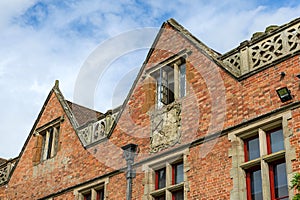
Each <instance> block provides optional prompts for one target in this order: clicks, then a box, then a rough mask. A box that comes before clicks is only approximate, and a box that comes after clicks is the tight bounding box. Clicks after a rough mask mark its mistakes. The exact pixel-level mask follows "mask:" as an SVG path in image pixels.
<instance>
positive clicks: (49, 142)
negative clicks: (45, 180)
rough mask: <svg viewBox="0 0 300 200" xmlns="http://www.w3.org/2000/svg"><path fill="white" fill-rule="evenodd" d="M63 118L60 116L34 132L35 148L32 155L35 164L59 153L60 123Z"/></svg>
mask: <svg viewBox="0 0 300 200" xmlns="http://www.w3.org/2000/svg"><path fill="white" fill-rule="evenodd" d="M63 120H64V118H63V116H62V117H59V118H57V119H55V120H53V121H51V122H49V123H47V124H45V125H44V126H41V127H39V128H38V129H36V131H35V132H34V134H33V136H34V139H35V146H34V148H33V157H32V161H33V164H34V165H36V164H39V163H40V162H41V161H44V160H48V159H50V158H53V157H54V156H55V155H56V154H57V151H58V140H59V132H60V123H61V122H63Z"/></svg>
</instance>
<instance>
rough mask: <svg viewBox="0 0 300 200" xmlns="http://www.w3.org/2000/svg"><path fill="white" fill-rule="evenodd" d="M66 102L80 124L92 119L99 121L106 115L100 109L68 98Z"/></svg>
mask: <svg viewBox="0 0 300 200" xmlns="http://www.w3.org/2000/svg"><path fill="white" fill-rule="evenodd" d="M66 102H67V104H68V106H69V107H70V109H71V111H72V113H73V115H74V117H75V120H76V121H77V123H78V125H79V126H83V125H85V124H87V123H89V122H92V121H98V120H99V119H102V118H104V117H105V115H104V114H103V113H101V112H99V111H96V110H93V109H90V108H87V107H84V106H81V105H78V104H76V103H73V102H71V101H68V100H66Z"/></svg>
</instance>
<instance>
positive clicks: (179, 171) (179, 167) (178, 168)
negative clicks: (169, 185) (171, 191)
mask: <svg viewBox="0 0 300 200" xmlns="http://www.w3.org/2000/svg"><path fill="white" fill-rule="evenodd" d="M173 167H174V170H175V174H174V175H175V177H174V178H175V180H174V182H175V184H178V183H181V182H183V163H180V164H176V165H174V166H173Z"/></svg>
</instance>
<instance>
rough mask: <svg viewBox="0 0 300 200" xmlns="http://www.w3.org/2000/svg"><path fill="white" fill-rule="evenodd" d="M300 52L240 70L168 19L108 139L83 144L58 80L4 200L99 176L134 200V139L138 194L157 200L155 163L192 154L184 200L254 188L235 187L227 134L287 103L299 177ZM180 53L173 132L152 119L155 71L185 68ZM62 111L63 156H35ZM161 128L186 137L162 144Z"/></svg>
mask: <svg viewBox="0 0 300 200" xmlns="http://www.w3.org/2000/svg"><path fill="white" fill-rule="evenodd" d="M293 51H295V52H296V53H295V54H293V55H292V56H289V57H285V58H282V59H281V60H280V62H279V61H277V62H276V63H274V65H272V66H269V67H267V68H265V69H257V70H256V71H255V70H252V71H251V74H250V73H249V74H243V76H239V77H236V76H235V74H234V73H233V72H232V71H228V68H227V67H226V66H224V65H223V64H224V63H222V60H221V59H220V57H221V56H222V55H220V54H218V53H216V52H214V51H213V50H211V49H209V48H208V47H206V46H205V45H204V44H202V43H201V42H200V41H198V40H197V39H196V38H195V37H194V36H192V35H191V34H190V33H188V32H187V31H186V30H185V29H183V27H181V26H180V25H179V24H177V23H176V22H175V21H174V20H169V21H168V22H166V23H164V25H163V26H162V29H161V31H160V33H159V35H158V37H157V39H156V41H155V42H154V46H153V48H152V50H151V51H150V52H149V54H148V56H147V58H146V61H145V63H146V64H145V65H144V66H143V67H144V68H143V69H142V72H141V74H140V75H139V76H138V77H137V80H136V84H135V85H134V86H133V88H132V91H131V93H130V94H129V96H128V98H127V99H126V101H125V103H124V105H123V106H122V108H121V109H120V112H119V113H120V116H119V117H118V118H117V123H116V124H114V125H113V130H112V131H111V132H110V133H109V135H108V136H107V137H108V138H105V139H104V140H101V141H97V142H95V143H90V144H88V145H86V144H82V143H81V142H80V139H79V137H78V135H77V130H78V127H79V126H78V125H76V117H74V116H73V115H74V113H72V108H70V107H68V104H70V103H71V102H66V100H64V99H63V96H62V95H61V93H60V91H59V88H58V85H56V86H54V88H53V89H52V90H51V92H50V96H49V97H48V99H47V100H46V102H45V105H44V107H43V109H42V111H41V114H40V115H39V117H38V119H37V123H36V124H35V125H34V127H33V131H32V132H31V134H30V136H29V138H28V140H27V141H26V143H25V145H24V148H23V150H22V152H21V155H20V157H19V161H18V162H17V165H16V167H15V168H14V170H13V172H12V173H11V175H10V178H9V179H8V182H5V183H4V184H3V185H1V186H0V200H3V199H4V200H8V199H45V198H53V200H60V199H76V198H77V199H80V195H79V196H76V194H77V193H81V192H83V193H84V192H86V191H87V190H86V188H87V187H88V186H89V185H91V186H93V187H94V185H95V184H96V186H97V185H98V186H97V187H98V188H97V187H96V189H99V187H100V188H102V189H103V188H104V189H105V195H104V197H105V199H109V200H120V199H126V187H127V182H126V173H125V172H124V171H125V170H126V162H125V159H124V156H123V150H122V149H121V147H123V146H125V145H127V144H130V143H133V144H136V145H138V152H137V157H136V158H135V165H134V169H135V171H136V175H135V177H134V178H133V184H132V199H135V200H140V199H141V200H146V199H147V200H148V199H149V200H153V199H154V198H153V197H152V196H155V195H159V193H155V191H154V184H155V181H153V177H154V173H155V170H157V169H160V168H161V167H162V166H167V167H169V168H172V167H173V165H174V164H178V163H183V166H184V167H183V171H184V177H183V185H180V184H179V186H176V187H177V189H178V188H181V187H182V188H183V189H182V190H183V193H184V198H183V199H184V200H186V199H192V200H194V199H199V200H200V199H207V200H210V199H211V200H214V199H232V198H231V195H232V193H233V191H234V192H245V191H236V190H235V189H236V188H235V184H234V181H233V177H234V172H233V162H235V161H234V160H233V156H234V155H233V154H232V153H233V152H232V150H231V149H232V145H233V144H232V141H230V138H228V133H230V132H231V131H235V130H238V129H240V128H244V127H247V126H251V124H252V123H257V122H259V121H260V120H261V119H262V118H263V119H267V118H268V117H269V116H271V114H272V116H273V115H275V114H276V113H281V112H285V111H290V113H291V116H290V118H288V119H285V120H286V122H284V123H287V124H284V126H285V127H283V128H284V130H285V132H286V133H287V134H288V135H287V138H288V144H286V151H287V152H285V155H287V156H286V157H287V158H288V159H290V160H289V162H287V163H291V165H288V166H287V171H288V172H292V173H288V180H290V178H291V175H293V173H295V172H299V171H300V145H299V143H300V106H299V105H300V103H299V102H300V79H299V78H297V77H296V75H298V74H300V56H299V53H297V51H296V50H295V49H294V50H293ZM178 60H180V62H182V60H184V62H185V66H186V72H185V76H186V95H185V96H184V97H182V98H175V100H174V102H173V103H174V104H175V103H176V105H179V109H178V113H176V114H177V117H178V120H177V121H176V123H178V125H177V124H176V126H169V127H171V128H172V131H168V130H165V129H164V128H161V129H159V127H160V126H166V125H160V123H158V122H159V120H157V121H155V122H154V121H153V119H151V116H153V113H155V112H156V113H157V109H158V105H157V102H156V101H157V92H156V91H157V89H156V80H155V77H153V72H154V71H155V70H157V69H159V68H160V67H163V66H165V65H171V64H172V65H174V66H175V67H176V65H177V64H176V63H178ZM174 63H175V64H174ZM175 67H174V71H175V70H176V69H175ZM282 72H284V74H285V75H284V76H283V75H281V74H283V73H282ZM174 73H176V72H174ZM175 81H176V80H175ZM175 81H174V82H175ZM286 86H287V87H288V89H289V90H290V91H291V94H292V100H289V101H287V102H285V103H282V102H281V101H280V99H279V98H278V95H277V93H276V90H277V89H279V88H282V87H286ZM174 87H175V86H174ZM174 93H175V92H174ZM171 104H172V103H171ZM170 107H171V106H170ZM82 109H84V108H82ZM89 112H90V110H89ZM173 115H175V114H174V113H173ZM61 117H63V120H61V121H60V122H59V123H60V131H59V137H58V144H57V145H58V146H57V147H58V148H57V152H56V154H55V156H53V157H52V158H49V159H46V160H42V159H40V158H39V159H37V162H33V158H34V155H35V154H34V153H35V152H36V145H37V138H38V136H37V135H38V133H36V130H39V128H41V127H43V126H44V125H47V124H49V122H52V121H53V120H56V119H58V118H61ZM84 119H86V118H84ZM87 119H88V117H87ZM169 119H170V118H169ZM172 119H173V118H172ZM153 123H157V125H156V124H155V126H154V125H153ZM161 123H162V124H163V123H164V122H161ZM173 129H174V130H173ZM154 131H156V132H158V133H160V134H161V135H163V136H164V137H172V136H174V135H170V134H174V133H179V134H178V135H180V137H179V139H178V138H176V139H178V141H176V142H174V143H172V144H171V145H169V146H168V145H167V146H164V148H161V149H158V150H155V151H153V149H151V142H152V141H151V138H150V137H151V133H153V132H154ZM41 150H42V149H41ZM38 154H39V155H41V152H39V153H38ZM34 160H35V161H36V159H34ZM166 163H167V164H166ZM167 176H169V178H170V177H171V175H170V174H167ZM102 180H103V181H102ZM104 180H105V181H104ZM97 181H98V182H97ZM170 182H171V181H169V182H168V184H169V185H170V184H171V183H170ZM0 184H1V183H0ZM93 184H94V185H93ZM169 185H168V186H169ZM80 188H85V189H82V191H81V189H80ZM170 188H171V189H168V190H167V189H166V191H165V193H166V194H165V195H166V196H168V195H169V194H168V192H170V191H171V192H172V185H171V186H170ZM96 189H95V191H96ZM173 189H174V188H173ZM76 192H77V193H76ZM153 192H154V193H153ZM169 196H170V195H169ZM168 198H169V197H168ZM290 198H292V197H290ZM81 199H82V198H81Z"/></svg>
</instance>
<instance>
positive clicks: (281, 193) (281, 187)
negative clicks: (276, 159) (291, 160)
mask: <svg viewBox="0 0 300 200" xmlns="http://www.w3.org/2000/svg"><path fill="white" fill-rule="evenodd" d="M274 184H275V197H276V198H282V197H288V184H287V176H286V165H285V163H280V164H277V165H275V166H274ZM287 199H288V198H287Z"/></svg>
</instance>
